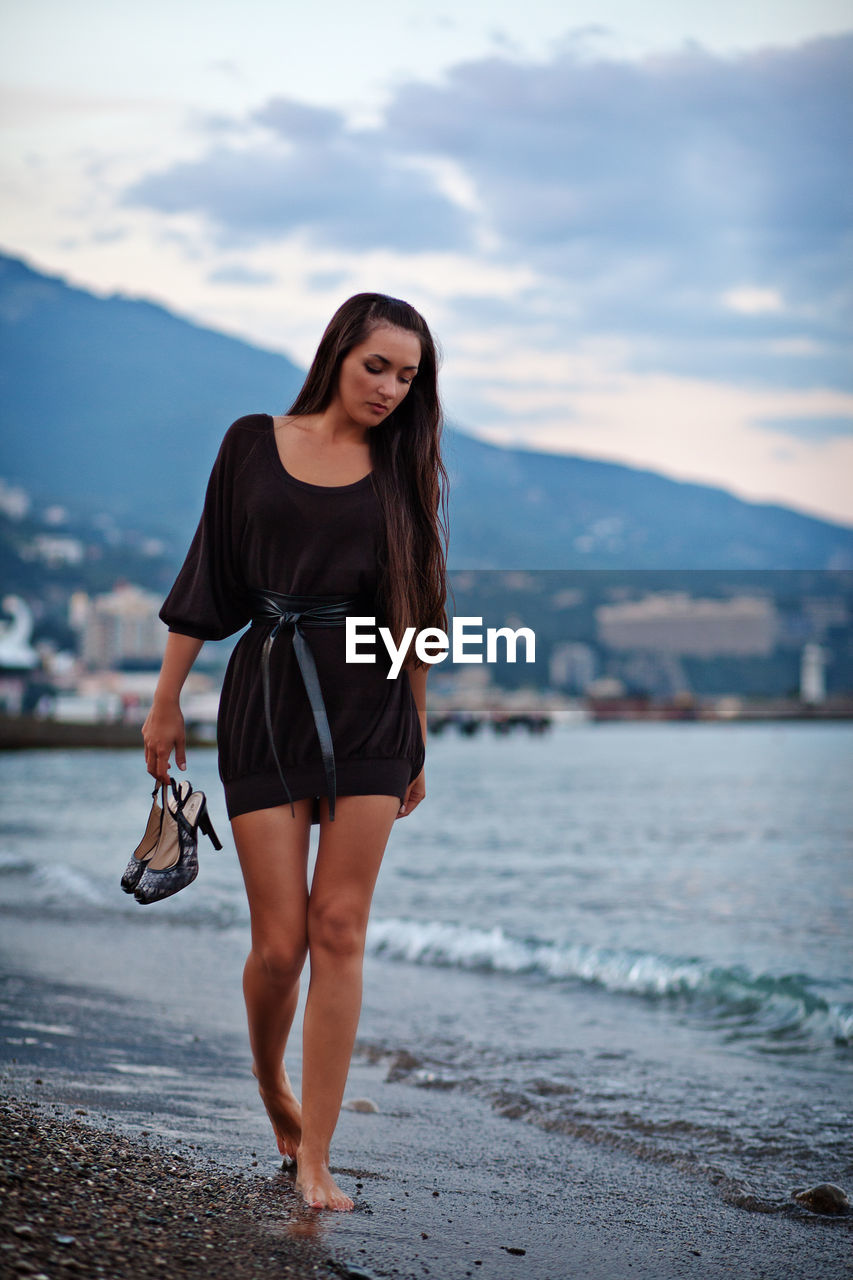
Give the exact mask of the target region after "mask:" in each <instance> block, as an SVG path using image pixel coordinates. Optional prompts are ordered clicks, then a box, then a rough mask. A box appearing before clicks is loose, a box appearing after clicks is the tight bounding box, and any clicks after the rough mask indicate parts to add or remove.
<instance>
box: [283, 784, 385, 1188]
mask: <svg viewBox="0 0 853 1280" xmlns="http://www.w3.org/2000/svg"><path fill="white" fill-rule="evenodd" d="M399 810H400V801H399V799H397V797H395V796H340V797H338V800H337V808H336V813H335V821H334V822H329V820H328V803H327V802H326V801H325V800H324V801H322V802H321V821H320V844H319V848H318V851H317V863H316V866H315V869H314V877H313V881H312V884H311V893H310V896H309V901H308V944H309V948H310V956H311V980H310V984H309V987H308V998H307V1001H306V1005H305V1018H304V1023H303V1030H302V1139H301V1142H300V1144H299V1149H298V1152H297V1161H298V1171H297V1175H296V1186H297V1188H298V1189H299V1190H300V1191H301V1193H302V1196H303V1198H304V1200H305V1202H306V1203H307V1204H309V1205H310V1206H311V1207H312V1208H316V1209H324V1208H328V1209H351V1208H352V1207H353V1202H352V1200H351V1199H350V1198H349V1196H347V1195H345V1194H344V1193H343V1191H341V1189H340V1187H339V1186H338V1185H337V1183H336V1182H335V1180H334V1179H333V1177H332V1175H331V1173H330V1172H329V1150H330V1146H331V1141H332V1134H333V1133H334V1130H335V1125H336V1124H337V1122H338V1115H339V1114H340V1109H341V1102H342V1101H343V1096H344V1089H345V1087H346V1081H347V1073H348V1071H349V1064H350V1058H351V1057H352V1049H353V1044H354V1043H355V1036H356V1030H357V1028H358V1019H359V1014H360V1012H361V994H362V963H363V957H364V939H365V934H366V932H367V920H368V916H369V913H370V903H371V899H372V897H373V889H374V886H375V884H376V877H377V876H378V874H379V867H380V865H381V862H382V855H383V854H384V852H385V846H386V844H387V842H388V836H389V835H390V832H391V828H392V826H393V825H394V819H395V818H396V816H397V814H398V812H399Z"/></svg>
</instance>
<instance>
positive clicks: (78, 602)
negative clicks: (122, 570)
mask: <svg viewBox="0 0 853 1280" xmlns="http://www.w3.org/2000/svg"><path fill="white" fill-rule="evenodd" d="M161 604H162V598H161V597H160V596H159V595H155V594H154V593H153V592H151V591H143V590H142V588H141V587H137V586H134V585H133V584H132V583H122V584H121V585H119V586H117V587H116V588H115V589H114V590H113V591H110V592H108V593H107V594H105V595H100V596H95V597H94V598H91V597H88V596H86V595H85V593H82V592H76V593H75V594H74V596H73V598H72V600H71V602H70V609H69V621H70V623H71V625H72V626H73V627H75V628H76V629H77V630H78V631H79V632H80V635H81V644H80V652H81V656H82V658H83V661H84V663H85V665H86V666H87V667H89V668H90V669H95V670H99V669H104V668H110V667H114V666H116V665H118V664H119V663H127V662H133V661H134V660H135V661H140V662H146V663H150V662H152V661H159V660H160V658H162V656H163V651H164V649H165V647H166V635H167V629H166V627H164V625H163V623H162V622H161V621H160V618H159V616H158V613H159V609H160V605H161Z"/></svg>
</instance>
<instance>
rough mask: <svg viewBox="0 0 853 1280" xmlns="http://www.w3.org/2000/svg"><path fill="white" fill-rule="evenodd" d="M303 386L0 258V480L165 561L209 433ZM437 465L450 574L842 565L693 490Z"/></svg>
mask: <svg viewBox="0 0 853 1280" xmlns="http://www.w3.org/2000/svg"><path fill="white" fill-rule="evenodd" d="M303 377H304V373H303V371H302V370H300V369H299V368H298V367H297V366H296V365H294V364H293V363H292V362H291V361H290V360H288V359H287V358H286V357H285V356H282V355H278V354H275V353H273V352H268V351H262V350H260V349H258V348H257V347H253V346H251V345H250V344H249V343H247V342H242V341H240V340H238V339H236V338H230V337H226V336H224V335H223V334H220V333H216V332H214V331H213V330H210V329H204V328H202V327H201V326H199V325H195V324H192V323H191V322H189V321H187V320H183V319H180V318H179V317H177V316H175V315H173V314H171V313H170V312H169V311H167V310H166V309H165V308H163V307H160V306H157V305H154V304H152V303H150V302H146V301H143V300H139V299H131V298H126V297H123V296H121V295H113V296H111V297H109V298H104V299H102V298H97V297H95V296H94V295H92V294H90V293H88V292H86V291H85V290H82V289H77V288H73V287H71V286H70V285H68V284H66V283H65V282H64V281H63V280H62V279H60V278H57V277H52V276H46V275H43V274H41V273H39V272H37V271H34V270H32V269H31V268H30V267H28V266H27V265H26V264H25V263H23V262H21V261H19V260H18V259H15V258H12V257H8V256H3V255H0V410H2V425H3V433H2V439H3V443H2V446H0V476H5V477H6V478H8V479H9V480H11V481H13V482H15V483H19V484H23V485H24V486H25V488H27V489H28V490H30V491H31V492H32V493H33V494H35V495H36V496H37V497H38V498H40V499H42V500H50V501H57V500H58V501H62V502H65V503H67V504H68V505H69V506H71V507H72V508H77V509H80V508H81V507H85V508H88V509H89V510H90V511H91V510H100V511H105V512H109V513H112V514H113V515H115V516H117V517H118V518H119V519H121V520H127V521H131V522H132V523H133V524H134V525H137V526H141V527H144V528H150V529H151V530H152V531H153V532H160V533H163V532H165V533H166V534H167V535H168V537H169V541H170V542H171V543H172V544H173V546H174V548H175V554H176V556H177V555H178V554H182V553H183V550H185V544H186V541H187V539H188V537H189V535H190V534H191V532H192V530H193V528H194V527H195V523H196V520H197V518H198V513H199V509H200V505H201V500H202V495H203V492H204V486H205V482H206V479H207V474H208V471H209V468H210V464H211V463H212V461H213V458H214V456H215V454H216V450H217V448H218V446H219V441H220V439H221V437H222V434H223V432H224V431H225V428H226V427H227V426H228V424H229V423H230V422H232V421H233V420H234V419H235V418H237V417H239V416H241V415H242V414H245V413H256V412H268V413H280V412H283V411H284V410H285V409H286V407H287V405H288V404H289V403H290V401H291V400H292V399H293V397H294V395H295V393H296V391H297V390H298V388H299V386H300V385H301V382H302V379H303ZM445 456H446V461H447V463H448V469H449V470H450V472H451V479H452V494H451V564H453V565H454V566H458V567H466V568H534V569H545V568H555V569H559V568H566V569H569V568H617V569H634V568H659V569H682V568H688V569H689V568H697V569H698V568H718V569H726V568H732V569H782V568H787V569H823V568H837V569H843V568H851V567H853V529H848V528H844V527H843V526H839V525H834V524H831V523H830V522H828V521H824V520H819V519H816V518H812V517H809V516H804V515H800V514H798V513H796V512H793V511H790V510H788V509H787V508H785V507H780V506H772V505H764V504H757V503H748V502H743V501H741V500H740V499H738V498H735V497H733V496H732V495H731V494H729V493H726V492H725V491H724V490H721V489H715V488H711V487H709V486H707V485H697V484H684V483H680V482H678V481H675V480H670V479H667V478H665V477H663V476H661V475H658V474H657V473H655V472H651V471H643V470H639V469H637V468H633V467H626V466H621V465H619V464H617V463H612V462H597V461H592V460H589V459H586V458H578V457H572V456H565V455H558V454H545V453H536V452H531V451H528V450H521V449H502V448H497V447H495V446H493V445H489V444H486V443H483V442H482V441H478V440H476V439H474V438H473V437H471V436H467V435H465V434H464V433H463V432H461V431H459V430H452V429H449V430H448V432H447V436H446V447H445Z"/></svg>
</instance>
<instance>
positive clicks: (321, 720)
mask: <svg viewBox="0 0 853 1280" xmlns="http://www.w3.org/2000/svg"><path fill="white" fill-rule="evenodd" d="M249 599H250V603H251V605H252V625H253V626H254V625H255V624H257V625H259V626H264V625H266V626H270V633H269V635H268V636H267V638H266V640H265V641H264V647H263V650H262V651H261V676H262V679H263V687H264V716H265V718H266V724H267V735H268V737H269V743H270V748H271V749H272V754H273V759H274V760H275V764H276V768H277V769H278V776H279V777H280V778H281V783H282V786H283V787H284V791H285V795H286V796H287V799H288V802H289V804H290V811H291V813H292V814H293V816H294V817H296V810H295V809H294V807H293V798H292V796H291V794H290V789H289V787H288V785H287V783H286V782H285V779H284V772H283V771H282V767H281V762H280V760H279V758H278V752H277V751H276V747H275V735H274V733H273V725H272V710H271V699H270V650H271V649H272V646H273V642H274V641H275V639H276V637H277V636H278V635H279V634H280V633H281V629H282V627H286V626H292V627H293V650H294V653H295V654H296V661H297V663H298V665H299V671H300V674H301V676H302V683H303V684H304V686H305V692H306V693H307V694H308V701H309V702H310V704H311V713H312V715H313V717H314V727H315V728H316V730H317V737H318V739H319V741H320V751H321V752H322V756H323V767H324V769H325V772H326V784H327V787H328V792H329V818H330V820H331V821H332V822H334V819H335V794H336V780H335V752H334V746H333V744H332V731H331V729H330V728H329V720H328V716H327V715H326V704H325V703H324V701H323V692H322V689H321V688H320V678H319V676H318V675H317V665H316V663H315V662H314V655H313V653H312V652H311V648H310V645H309V644H308V639H307V637H306V635H305V634H304V632H303V630H302V628H303V626H305V627H312V626H313V627H335V626H343V625H344V624H345V623H346V620H347V617H348V615H349V614H350V613H352V614H355V615H358V614H359V613H364V612H367V611H369V610H371V608H372V607H373V606H372V605H371V603H370V602H368V601H365V600H364V599H363V598H359V597H358V596H296V595H284V594H282V593H280V592H277V591H261V590H255V591H250V592H249Z"/></svg>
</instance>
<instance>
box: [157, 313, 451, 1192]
mask: <svg viewBox="0 0 853 1280" xmlns="http://www.w3.org/2000/svg"><path fill="white" fill-rule="evenodd" d="M441 431H442V413H441V405H440V401H439V396H438V386H437V358H436V349H435V345H434V342H433V339H432V337H431V335H430V332H429V329H428V327H427V325H426V323H425V321H424V320H423V318H422V317H421V316H420V315H419V314H418V312H417V311H415V310H414V308H413V307H411V306H409V304H408V303H405V302H402V301H400V300H399V299H396V298H389V297H386V296H385V295H383V294H375V293H364V294H358V295H356V296H355V297H353V298H350V299H349V301H347V302H345V303H344V304H343V306H342V307H341V308H340V309H339V310H338V311H337V312H336V314H335V315H334V316H333V318H332V320H331V322H330V323H329V326H328V328H327V329H326V332H325V333H324V335H323V338H322V341H321V342H320V346H319V348H318V350H317V354H316V356H315V358H314V361H313V363H312V365H311V369H310V370H309V373H308V377H307V378H306V381H305V384H304V386H303V387H302V390H301V391H300V393H299V395H298V396H297V398H296V401H295V402H294V404H293V405H292V407H291V409H290V412H289V414H287V415H285V416H283V417H278V418H273V417H271V416H270V415H268V414H253V415H249V416H248V417H244V418H240V419H238V420H237V421H236V422H234V423H233V424H232V425H231V427H230V428H229V429H228V431H227V433H226V435H225V438H224V440H223V442H222V446H221V448H220V450H219V454H218V456H217V459H216V462H215V464H214V467H213V472H212V474H211V477H210V481H209V484H208V488H207V495H206V498H205V505H204V510H203V513H202V517H201V521H200V523H199V526H198V529H197V531H196V534H195V537H194V538H193V541H192V544H191V546H190V550H189V552H188V554H187V558H186V561H185V563H184V565H183V568H182V569H181V572H180V573H179V575H178V578H177V580H176V582H175V584H174V586H173V588H172V590H171V591H170V593H169V595H168V597H167V599H166V601H165V603H164V605H163V608H162V610H161V612H160V617H161V618H162V619H163V621H164V622H166V623H168V626H169V636H168V640H167V645H166V652H165V655H164V658H163V665H162V670H161V673H160V678H159V682H158V685H157V691H156V694H155V698H154V703H153V705H152V708H151V712H150V714H149V716H148V718H147V720H146V721H145V724H144V726H143V730H142V734H143V738H144V742H145V760H146V765H147V768H148V771H149V773H150V774H152V775H153V776H154V777H155V778H157V779H158V780H159V781H161V782H163V781H165V780H167V779H168V776H169V759H170V755H171V752H172V751H173V750H174V752H175V762H176V764H177V766H178V768H179V769H184V768H186V754H185V745H184V744H185V737H184V722H183V717H182V715H181V711H180V706H179V694H180V691H181V688H182V686H183V683H184V681H185V679H186V677H187V674H188V673H189V671H190V668H191V667H192V664H193V662H194V661H195V658H196V657H197V655H198V652H199V650H200V648H201V646H202V643H203V642H204V641H205V640H215V639H221V638H223V637H224V636H228V635H232V634H233V633H235V632H236V631H238V630H240V629H241V628H242V627H244V626H245V625H246V624H247V623H248V622H250V621H251V622H252V626H251V627H250V628H249V629H248V630H247V631H246V632H245V633H244V634H243V635H242V636H241V637H240V640H239V641H238V643H237V645H236V647H235V649H234V652H233V654H232V656H231V660H230V662H229V664H228V668H227V671H226V674H225V680H224V683H223V689H222V696H221V700H220V707H219V719H218V733H217V738H218V747H219V773H220V777H221V778H222V781H223V784H224V789H225V800H226V807H227V810H228V816H229V818H230V820H231V824H232V831H233V834H234V841H235V844H236V847H237V853H238V855H239V859H240V866H241V869H242V872H243V879H244V882H245V886H246V891H247V894H248V899H249V907H250V913H251V930H252V949H251V952H250V954H249V957H248V959H247V961H246V967H245V970H244V976H243V991H244V995H245V999H246V1010H247V1015H248V1024H249V1039H250V1043H251V1048H252V1054H253V1059H254V1060H253V1066H252V1070H253V1072H254V1074H255V1076H256V1078H257V1081H258V1088H259V1091H260V1095H261V1098H262V1100H263V1102H264V1105H265V1107H266V1109H267V1112H268V1114H269V1117H270V1120H271V1122H272V1126H273V1130H274V1132H275V1136H276V1139H277V1142H278V1147H279V1150H280V1151H281V1152H282V1154H283V1155H285V1156H289V1157H291V1158H293V1159H295V1160H296V1162H297V1175H296V1185H297V1188H298V1189H299V1191H300V1192H301V1194H302V1196H303V1198H304V1200H305V1201H306V1203H307V1204H309V1205H311V1206H312V1207H314V1208H330V1209H351V1208H352V1207H353V1202H352V1200H351V1199H350V1198H349V1196H347V1195H346V1194H345V1193H344V1192H343V1191H342V1190H341V1189H340V1187H338V1186H337V1184H336V1183H335V1181H334V1179H333V1178H332V1175H331V1172H330V1169H329V1148H330V1143H331V1138H332V1134H333V1132H334V1129H335V1125H336V1124H337V1119H338V1115H339V1112H340V1107H341V1102H342V1099H343V1093H344V1087H345V1084H346V1079H347V1072H348V1069H349V1063H350V1058H351V1055H352V1048H353V1044H354V1041H355V1034H356V1029H357V1025H358V1018H359V1012H360V1008H361V984H362V960H363V954H364V941H365V933H366V929H367V920H368V914H369V910H370V903H371V898H372V895H373V889H374V885H375V882H376V877H377V875H378V872H379V866H380V863H381V861H382V855H383V853H384V850H385V846H386V843H387V840H388V836H389V835H390V832H391V828H392V826H393V823H394V820H395V819H396V818H398V817H403V816H406V815H408V814H410V813H411V812H412V810H413V809H414V808H415V807H416V806H417V805H418V804H420V802H421V800H423V798H424V795H425V783H424V768H423V764H424V755H425V749H424V744H425V740H426V677H427V672H428V667H427V666H426V665H424V664H422V663H420V662H419V661H418V660H417V659H416V657H415V656H414V654H411V655H407V662H406V665H405V666H404V667H403V669H402V670H401V672H400V675H399V677H398V678H397V679H388V678H387V675H388V671H389V668H390V660H389V658H388V656H387V651H386V649H385V646H384V645H382V644H379V645H377V646H376V648H375V655H376V662H375V663H365V662H364V661H363V660H362V661H361V662H359V663H347V662H346V660H345V652H346V649H345V633H346V628H345V625H343V624H344V621H345V617H346V616H347V615H354V616H359V617H375V618H376V627H377V628H378V627H379V626H380V625H386V626H387V627H388V628H389V629H390V631H391V633H392V635H393V636H394V639H395V642H396V644H397V645H399V644H400V642H401V640H402V636H403V633H404V630H405V627H406V626H414V627H415V628H416V630H418V631H419V630H421V629H422V628H424V627H440V628H441V629H443V630H446V629H447V616H446V612H445V601H446V584H445V564H446V539H447V526H446V511H447V494H446V485H447V474H446V472H445V469H444V466H443V464H442V461H441V455H440V450H439V445H440V436H441ZM442 517H443V518H442ZM362 634H363V628H362ZM359 651H360V652H361V653H362V654H364V652H365V650H364V648H363V647H362V646H360V650H359ZM312 659H313V661H312ZM315 664H316V665H315ZM312 822H316V823H319V827H320V832H319V845H318V850H317V858H316V864H315V870H314V874H313V877H312V881H311V886H310V892H309V888H308V884H307V861H308V850H309V836H310V830H311V825H312ZM309 954H310V958H311V965H310V969H311V978H310V984H309V989H308V995H307V1000H306V1006H305V1015H304V1022H303V1054H302V1104H301V1107H300V1103H299V1102H298V1101H297V1098H296V1096H295V1094H294V1092H293V1089H292V1087H291V1084H290V1080H289V1079H288V1075H287V1072H286V1069H285V1066H284V1050H285V1046H286V1044H287V1039H288V1035H289V1032H290V1027H291V1023H292V1021H293V1017H294V1014H295V1011H296V1007H297V1000H298V995H299V978H300V974H301V971H302V968H303V965H304V963H305V959H306V956H307V955H309Z"/></svg>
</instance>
